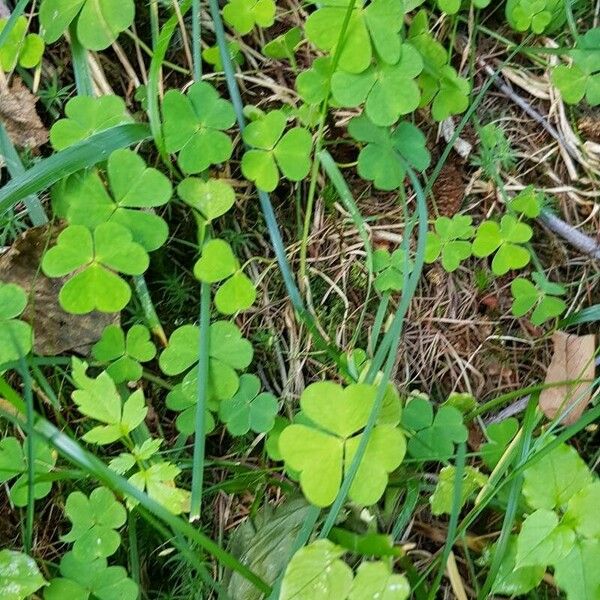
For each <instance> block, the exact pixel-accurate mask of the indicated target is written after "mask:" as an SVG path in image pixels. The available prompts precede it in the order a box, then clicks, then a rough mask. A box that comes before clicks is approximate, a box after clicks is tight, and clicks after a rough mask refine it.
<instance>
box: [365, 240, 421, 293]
mask: <svg viewBox="0 0 600 600" xmlns="http://www.w3.org/2000/svg"><path fill="white" fill-rule="evenodd" d="M412 269H413V262H412V260H410V258H409V257H408V256H407V255H406V252H405V251H404V250H403V249H402V248H398V249H397V250H394V252H392V253H391V254H390V253H389V251H388V250H385V249H380V250H376V251H375V252H374V253H373V270H374V271H375V273H376V274H377V275H376V276H375V288H376V289H377V290H378V291H380V292H387V291H395V292H400V291H402V288H403V287H404V279H405V276H408V274H409V273H410V272H411V271H412Z"/></svg>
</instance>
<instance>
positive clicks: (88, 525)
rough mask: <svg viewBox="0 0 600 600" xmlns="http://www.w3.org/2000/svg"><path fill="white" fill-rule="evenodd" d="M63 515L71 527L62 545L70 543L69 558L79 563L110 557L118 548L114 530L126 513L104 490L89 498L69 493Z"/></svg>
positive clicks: (118, 541) (96, 490) (101, 488)
mask: <svg viewBox="0 0 600 600" xmlns="http://www.w3.org/2000/svg"><path fill="white" fill-rule="evenodd" d="M65 515H66V516H67V518H68V519H69V520H70V521H71V523H72V528H71V531H69V533H67V534H66V535H64V536H62V539H63V541H65V542H73V554H74V556H75V558H76V559H77V560H80V561H81V562H91V561H93V560H95V559H97V558H107V557H108V556H111V555H113V554H114V553H115V552H116V551H117V549H118V547H119V546H120V544H121V536H120V535H119V534H118V532H117V531H115V530H116V529H119V528H120V527H122V526H123V525H124V524H125V521H126V519H127V513H126V511H125V508H124V507H123V506H122V505H121V504H120V503H119V502H117V500H116V498H115V496H114V494H113V493H112V492H111V491H110V490H109V489H108V488H103V487H100V488H96V489H95V490H94V491H93V492H92V493H91V494H90V496H89V498H88V497H87V496H86V495H85V494H82V493H81V492H72V493H71V494H69V497H68V498H67V502H66V504H65Z"/></svg>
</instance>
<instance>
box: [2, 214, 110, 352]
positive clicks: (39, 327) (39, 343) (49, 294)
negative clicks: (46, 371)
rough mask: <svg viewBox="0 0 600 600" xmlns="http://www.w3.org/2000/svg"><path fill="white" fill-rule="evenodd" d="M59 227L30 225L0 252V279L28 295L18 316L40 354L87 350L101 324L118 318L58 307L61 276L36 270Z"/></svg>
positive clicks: (96, 337)
mask: <svg viewBox="0 0 600 600" xmlns="http://www.w3.org/2000/svg"><path fill="white" fill-rule="evenodd" d="M61 230H62V227H61V226H56V225H55V226H52V225H44V226H42V227H32V228H31V229H28V230H27V231H26V232H25V233H23V234H22V235H21V236H20V237H18V238H17V239H16V240H15V242H14V244H13V245H12V246H11V247H10V248H9V250H8V251H7V252H6V253H5V254H2V255H0V281H3V282H7V283H16V284H17V285H20V286H21V287H22V288H23V289H24V290H25V291H26V292H27V294H28V295H29V302H28V304H27V308H26V309H25V312H24V313H23V317H22V318H23V319H24V320H25V321H27V322H29V323H30V324H31V326H32V327H33V332H34V350H35V353H36V354H39V355H42V356H55V355H57V354H62V353H63V352H67V351H74V352H77V353H79V354H87V353H88V352H89V348H90V346H91V344H93V343H95V342H97V341H98V340H99V339H100V336H101V335H102V331H103V330H104V328H105V327H106V326H107V325H110V324H111V323H118V322H119V315H118V314H105V313H100V312H91V313H89V314H87V315H71V314H69V313H66V312H65V311H64V310H63V309H62V308H61V307H60V305H59V303H58V293H59V292H60V288H61V287H62V285H63V283H64V282H65V279H64V278H57V279H50V278H48V277H46V276H45V275H44V274H43V273H42V272H41V270H40V262H41V259H42V255H43V254H44V251H45V250H46V248H48V247H50V246H52V245H53V244H54V241H55V240H56V237H57V236H58V234H59V233H60V232H61Z"/></svg>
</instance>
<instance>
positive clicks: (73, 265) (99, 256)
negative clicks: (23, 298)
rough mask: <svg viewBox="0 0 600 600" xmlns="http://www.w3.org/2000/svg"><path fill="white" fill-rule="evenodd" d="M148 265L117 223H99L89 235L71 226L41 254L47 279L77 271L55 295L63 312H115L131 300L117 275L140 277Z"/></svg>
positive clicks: (81, 229)
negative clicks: (52, 245)
mask: <svg viewBox="0 0 600 600" xmlns="http://www.w3.org/2000/svg"><path fill="white" fill-rule="evenodd" d="M148 263H149V259H148V254H146V251H145V250H144V248H142V246H140V245H139V244H136V243H135V242H134V241H133V240H132V236H131V233H130V232H129V230H128V229H126V228H125V227H123V226H121V225H118V224H117V223H102V224H101V225H98V226H97V227H96V228H95V229H94V232H93V234H92V232H90V230H89V229H87V227H84V226H83V225H71V226H69V227H67V228H66V229H65V230H64V231H63V232H62V233H61V234H60V235H59V236H58V239H57V241H56V246H54V247H53V248H50V250H48V251H47V252H46V254H45V255H44V258H43V260H42V270H43V271H44V273H45V274H46V275H47V276H48V277H64V276H65V275H69V274H71V273H73V272H74V271H77V273H76V274H75V275H73V276H72V277H71V278H70V279H69V280H68V281H67V282H66V283H65V284H64V285H63V286H62V288H61V290H60V294H59V301H60V305H61V306H62V307H63V309H64V310H66V311H67V312H71V313H74V314H85V313H89V312H91V311H92V310H99V311H101V312H117V311H120V310H121V309H123V308H124V307H125V306H126V305H127V303H128V302H129V299H130V298H131V288H130V287H129V285H128V284H127V283H126V282H125V281H123V279H121V277H119V276H118V275H117V273H124V274H126V275H141V274H142V273H143V272H144V271H145V270H146V269H147V268H148Z"/></svg>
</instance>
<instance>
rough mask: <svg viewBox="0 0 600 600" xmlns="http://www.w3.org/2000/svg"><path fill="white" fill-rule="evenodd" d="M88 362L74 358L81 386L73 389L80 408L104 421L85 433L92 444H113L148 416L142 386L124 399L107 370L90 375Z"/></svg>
mask: <svg viewBox="0 0 600 600" xmlns="http://www.w3.org/2000/svg"><path fill="white" fill-rule="evenodd" d="M86 370H87V364H86V363H85V362H83V361H81V360H78V359H76V358H74V359H73V380H74V381H75V385H76V386H77V389H76V390H75V391H74V392H73V393H72V395H71V396H72V398H73V402H74V403H75V404H76V405H77V409H78V410H79V412H80V413H81V414H83V415H85V416H86V417H90V418H92V419H94V420H95V421H98V422H100V423H102V425H98V426H96V427H94V428H93V429H91V430H90V431H88V432H87V433H86V434H84V435H83V437H82V439H83V440H85V441H86V442H89V443H90V444H98V445H104V444H111V443H112V442H116V441H117V440H119V439H121V438H126V437H127V436H129V434H130V433H131V432H132V431H133V430H134V429H135V428H136V427H137V426H138V425H139V424H140V423H142V422H143V420H144V419H145V418H146V414H147V413H148V407H147V406H146V402H145V400H144V394H143V392H142V390H137V391H135V392H133V393H132V394H131V395H130V396H129V398H127V400H126V401H125V402H124V403H123V401H122V400H121V396H120V395H119V392H118V391H117V388H116V385H115V382H114V381H113V380H112V379H111V377H110V375H108V373H106V372H102V373H100V375H98V377H96V378H91V377H88V376H87V375H86Z"/></svg>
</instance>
